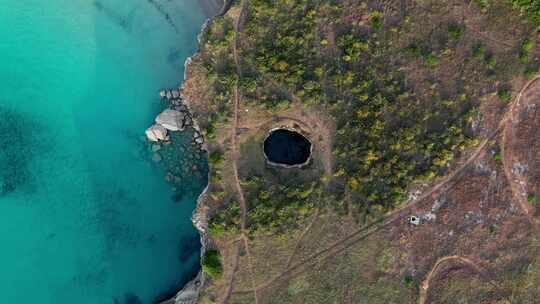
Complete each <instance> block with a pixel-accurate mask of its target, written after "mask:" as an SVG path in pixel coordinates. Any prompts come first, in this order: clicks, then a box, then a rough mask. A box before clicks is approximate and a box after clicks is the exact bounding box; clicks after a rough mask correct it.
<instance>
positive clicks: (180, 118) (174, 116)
mask: <svg viewBox="0 0 540 304" xmlns="http://www.w3.org/2000/svg"><path fill="white" fill-rule="evenodd" d="M184 118H185V114H184V113H182V112H180V111H176V110H172V109H167V110H165V111H163V112H161V113H160V114H159V115H158V116H157V117H156V123H157V124H159V125H162V126H163V127H165V129H167V130H170V131H181V130H183V129H184Z"/></svg>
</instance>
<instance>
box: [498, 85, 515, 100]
mask: <svg viewBox="0 0 540 304" xmlns="http://www.w3.org/2000/svg"><path fill="white" fill-rule="evenodd" d="M497 96H499V98H500V99H501V100H502V101H504V102H509V101H510V100H511V99H512V93H510V90H508V89H506V88H504V89H500V90H499V91H498V92H497Z"/></svg>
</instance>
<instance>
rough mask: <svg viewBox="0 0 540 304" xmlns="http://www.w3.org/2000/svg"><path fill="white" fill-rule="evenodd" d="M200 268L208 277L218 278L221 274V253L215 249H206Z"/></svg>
mask: <svg viewBox="0 0 540 304" xmlns="http://www.w3.org/2000/svg"><path fill="white" fill-rule="evenodd" d="M201 264H202V269H203V271H204V272H206V273H207V274H208V275H209V276H210V277H212V278H214V279H219V278H220V277H221V276H222V275H223V266H222V265H221V254H220V253H219V251H217V250H215V249H210V250H207V251H206V252H205V253H204V256H203V258H202V263H201Z"/></svg>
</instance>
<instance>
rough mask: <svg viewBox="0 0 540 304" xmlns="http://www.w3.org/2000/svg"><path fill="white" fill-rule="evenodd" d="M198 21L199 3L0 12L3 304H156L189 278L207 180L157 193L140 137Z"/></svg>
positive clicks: (33, 6)
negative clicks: (199, 199) (196, 217)
mask: <svg viewBox="0 0 540 304" xmlns="http://www.w3.org/2000/svg"><path fill="white" fill-rule="evenodd" d="M203 21H204V16H203V14H202V10H201V8H200V7H199V5H198V3H197V1H196V0H174V1H168V0H153V1H148V0H129V1H125V0H100V1H92V0H88V1H83V0H48V1H43V0H24V1H21V0H4V1H2V8H1V9H0V37H1V39H0V242H1V247H0V248H1V250H0V269H1V275H0V303H6V304H11V303H17V304H27V303H28V304H30V303H41V304H64V303H70V304H72V303H77V304H101V303H122V304H123V303H128V302H129V303H136V302H137V301H140V303H151V301H152V300H153V299H155V298H156V297H158V296H159V295H160V294H162V293H164V292H168V291H171V290H172V289H173V288H177V287H178V286H180V285H181V284H182V283H184V282H185V281H186V280H188V279H190V278H191V277H192V276H193V274H194V273H195V272H196V271H197V270H198V259H199V257H198V255H199V243H198V242H199V241H198V234H197V231H196V230H195V229H194V228H193V226H192V223H191V220H190V216H191V213H192V211H193V208H194V206H195V199H196V196H197V194H198V193H199V192H200V191H201V190H202V188H203V187H204V184H205V182H206V181H205V179H204V178H202V176H204V172H202V173H201V174H199V173H197V174H194V173H193V172H191V171H190V172H189V174H188V173H186V174H185V176H183V179H182V185H181V187H179V186H175V185H171V184H170V183H168V182H166V181H165V179H164V176H165V174H166V170H167V169H166V168H164V167H165V166H164V164H163V162H162V163H155V162H153V161H152V159H151V156H152V154H151V151H149V146H148V143H147V142H146V140H145V138H144V130H145V128H146V127H148V126H149V125H150V124H151V122H152V120H153V118H154V116H155V115H156V114H157V113H158V112H159V111H160V110H161V109H162V108H163V106H164V105H163V104H162V103H161V102H160V101H159V98H158V91H159V89H161V88H163V87H174V86H176V85H178V83H179V82H180V81H181V76H182V75H183V63H184V60H185V59H186V57H187V56H189V55H190V54H192V53H193V52H194V51H195V50H196V43H197V42H196V35H197V34H198V32H199V30H200V26H201V25H202V23H203ZM189 135H190V134H186V135H178V136H176V137H175V140H176V141H177V144H179V143H181V142H182V141H185V143H186V145H188V141H189ZM183 151H185V153H186V155H182V154H180V155H177V157H178V158H180V160H181V161H183V162H184V166H189V167H190V168H191V167H192V165H193V164H194V163H195V162H197V158H194V157H193V155H194V154H193V153H192V152H189V151H190V150H183ZM188 152H189V153H191V154H190V155H189V158H188ZM201 159H202V158H201ZM199 168H203V169H201V170H204V168H205V167H204V164H203V165H199ZM179 172H180V171H179ZM173 188H176V192H174V191H173ZM179 192H181V193H179ZM179 197H181V201H179V202H175V200H178V198H179ZM175 198H176V199H175ZM130 301H131V302H130Z"/></svg>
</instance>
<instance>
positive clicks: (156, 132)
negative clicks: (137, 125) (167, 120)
mask: <svg viewBox="0 0 540 304" xmlns="http://www.w3.org/2000/svg"><path fill="white" fill-rule="evenodd" d="M145 133H146V137H147V138H148V139H149V140H151V141H162V140H167V129H165V128H164V127H163V126H162V125H157V124H154V125H152V126H151V127H150V128H148V129H146V132H145Z"/></svg>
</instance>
